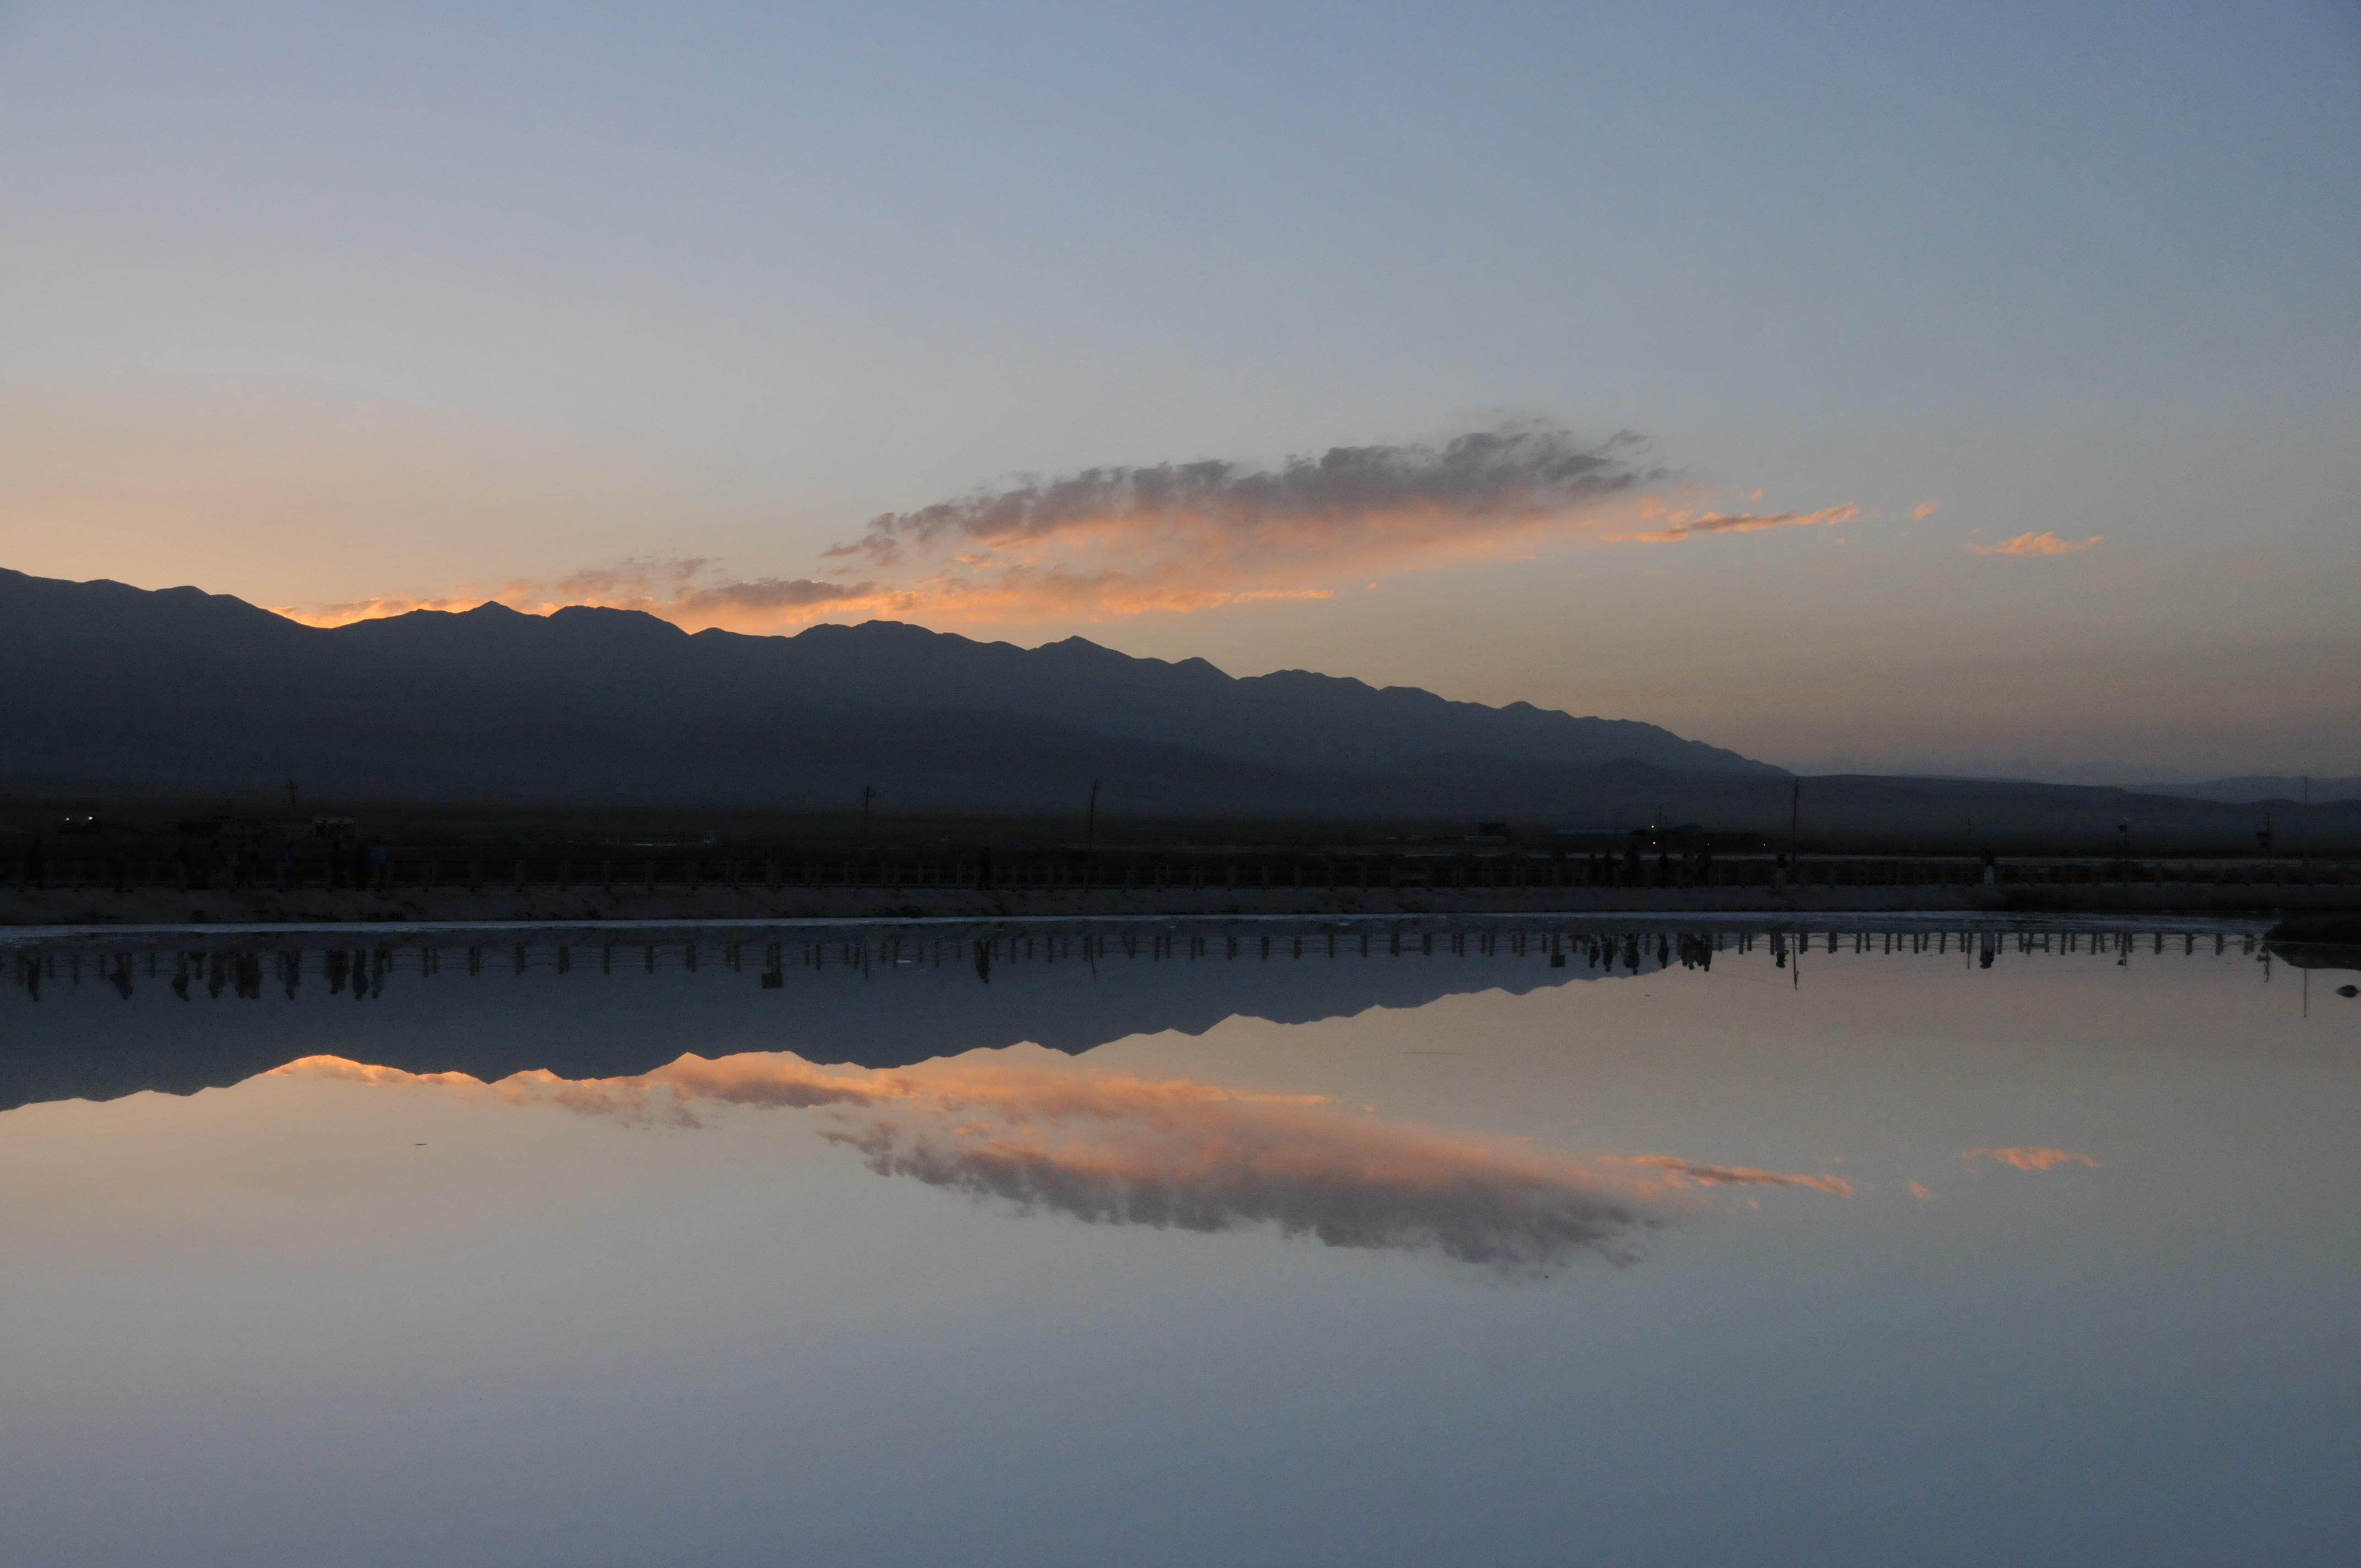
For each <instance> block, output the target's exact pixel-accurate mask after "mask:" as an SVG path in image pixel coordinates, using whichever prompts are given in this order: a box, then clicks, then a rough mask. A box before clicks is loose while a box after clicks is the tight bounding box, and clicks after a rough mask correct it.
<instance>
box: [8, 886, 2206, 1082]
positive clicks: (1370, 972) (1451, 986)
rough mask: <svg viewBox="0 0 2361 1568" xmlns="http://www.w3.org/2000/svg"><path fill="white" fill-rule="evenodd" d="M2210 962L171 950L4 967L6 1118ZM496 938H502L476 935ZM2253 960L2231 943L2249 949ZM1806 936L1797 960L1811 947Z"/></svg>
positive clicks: (2159, 947)
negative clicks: (1803, 984) (339, 1071)
mask: <svg viewBox="0 0 2361 1568" xmlns="http://www.w3.org/2000/svg"><path fill="white" fill-rule="evenodd" d="M2168 935H2169V937H2170V940H2171V946H2172V948H2173V950H2175V951H2179V952H2191V953H2193V952H2194V951H2196V950H2197V947H2198V944H2199V942H2200V941H2201V940H2202V941H2203V942H2204V943H2205V944H2206V946H2207V948H2208V949H2209V950H2211V951H2215V952H2219V951H2221V950H2222V947H2223V943H2224V941H2225V940H2226V939H2227V938H2225V937H2224V934H2223V933H2221V932H2219V931H2216V930H2213V929H2212V928H2208V929H2207V930H2205V931H2203V932H2202V933H2199V932H2172V933H2166V932H2163V931H2159V930H2155V929H2152V928H2147V927H2141V928H2139V929H2137V930H2136V931H2110V932H2097V931H2089V930H2074V931H2060V932H2055V933H2053V932H2048V931H2034V930H2030V929H2025V928H2005V929H2003V928H1995V927H1984V928H1982V929H1974V930H1960V929H1957V928H1941V929H1938V928H1935V927H1925V928H1919V929H1900V928H1895V927H1892V926H1887V927H1879V928H1873V929H1872V928H1859V927H1857V928H1854V929H1850V930H1835V929H1823V930H1820V931H1816V932H1814V933H1811V934H1808V935H1807V934H1803V933H1793V932H1785V931H1778V930H1766V929H1763V928H1760V927H1757V928H1754V929H1751V930H1720V931H1675V930H1671V929H1667V928H1664V927H1641V928H1628V927H1627V928H1616V927H1614V926H1612V925H1611V924H1610V923H1601V922H1597V921H1578V920H1558V921H1554V922H1534V921H1527V922H1521V923H1520V922H1513V921H1501V922H1494V923H1477V922H1466V921H1461V922H1456V923H1450V924H1443V923H1429V924H1426V925H1424V926H1421V925H1418V924H1416V923H1407V922H1385V923H1379V922H1367V923H1357V924H1354V925H1349V926H1338V925H1337V924H1335V923H1333V922H1330V923H1318V922H1303V923H1284V922H1239V923H1198V924H1178V923H1173V922H1159V923H1156V924H1153V925H1143V926H1140V927H1136V928H1121V927H1107V926H1092V927H1062V928H1061V927H1055V926H1048V925H1044V926H1039V927H1018V928H1015V929H1013V930H1012V929H1010V928H1007V927H1000V928H987V927H962V928H933V929H921V930H910V929H905V930H903V931H901V932H898V933H896V934H891V935H879V934H878V933H877V932H876V931H875V930H874V929H873V928H872V929H865V930H848V929H844V928H837V929H832V930H831V929H820V928H797V929H795V930H771V931H753V932H749V931H746V930H744V929H733V930H729V931H715V930H708V931H703V932H692V933H684V932H682V931H681V930H679V929H677V928H675V929H668V930H664V931H662V932H655V931H638V932H635V931H630V930H624V929H616V930H612V931H606V930H601V931H590V932H586V931H584V930H582V929H580V928H572V929H568V930H566V931H562V932H553V931H542V932H500V933H497V934H496V933H493V932H489V931H486V930H483V929H480V928H478V929H474V930H467V931H454V930H448V929H445V930H434V929H423V930H410V931H402V932H398V933H397V932H383V933H365V932H360V931H356V932H354V933H352V934H351V935H350V936H349V937H345V936H341V935H340V936H338V937H335V938H327V937H324V936H323V935H322V934H320V933H318V932H316V931H313V932H306V933H291V934H289V935H287V936H284V937H280V936H275V935H274V936H267V937H266V936H259V935H255V934H251V933H241V934H233V933H223V934H221V935H219V936H210V935H201V934H199V933H195V932H190V933H184V934H178V935H176V936H174V937H173V938H171V939H170V942H169V943H168V944H166V945H148V946H143V945H140V944H139V942H138V941H137V940H136V939H133V938H128V937H126V938H105V939H95V940H86V941H79V942H66V941H50V942H46V943H41V944H38V945H31V946H20V947H17V948H15V949H14V950H13V951H11V952H9V953H8V955H7V956H6V957H5V958H0V970H4V971H5V976H6V978H7V980H8V981H9V982H10V983H8V984H7V986H6V987H5V992H0V1109H6V1108H11V1107H14V1106H17V1105H23V1104H27V1103H33V1102H44V1101H54V1100H70V1099H82V1100H111V1099H115V1098H118V1097H120V1096H122V1095H126V1094H132V1093H137V1092H139V1091H145V1090H154V1091H163V1092H166V1093H173V1094H187V1093H192V1092H194V1091H197V1090H200V1089H205V1088H217V1087H225V1086H227V1085H229V1084H233V1083H236V1082H239V1081H242V1080H245V1079H247V1078H251V1077H253V1076H255V1075H256V1074H258V1073H261V1072H266V1071H268V1070H269V1069H272V1068H275V1067H278V1066H280V1064H281V1063H284V1062H288V1061H291V1060H294V1059H296V1058H302V1057H311V1056H323V1055H327V1056H335V1057H340V1058H349V1059H352V1060H357V1061H368V1062H373V1063H379V1064H381V1065H383V1066H386V1067H388V1068H391V1069H399V1070H401V1071H404V1072H410V1073H417V1074H432V1073H443V1072H459V1073H465V1074H467V1075H468V1076H470V1077H472V1078H475V1079H478V1080H485V1081H493V1080H501V1079H506V1078H510V1077H512V1076H513V1075H515V1074H518V1073H522V1072H530V1071H545V1072H549V1073H553V1074H555V1075H556V1076H557V1077H560V1078H564V1079H570V1080H591V1079H620V1078H627V1077H630V1076H632V1075H635V1074H643V1073H647V1072H650V1071H652V1070H653V1069H656V1068H658V1067H661V1066H662V1065H664V1063H667V1062H669V1061H671V1060H673V1059H674V1058H676V1057H678V1056H679V1055H680V1052H681V1049H682V1047H683V1046H684V1045H687V1046H690V1047H693V1048H695V1049H696V1050H697V1053H698V1054H700V1055H704V1056H712V1057H719V1056H730V1055H736V1054H740V1053H745V1052H769V1051H793V1052H795V1053H796V1055H798V1056H800V1057H802V1058H805V1059H807V1060H809V1061H818V1062H829V1063H843V1064H848V1065H852V1066H859V1067H863V1068H870V1069H888V1068H897V1067H906V1066H909V1065H911V1064H915V1063H918V1062H922V1061H926V1060H928V1059H930V1058H939V1057H950V1056H958V1055H961V1054H963V1053H966V1052H970V1051H974V1050H978V1049H992V1048H998V1047H1006V1046H1010V1045H1015V1044H1017V1043H1019V1042H1031V1043H1034V1044H1038V1045H1040V1046H1044V1047H1049V1049H1051V1050H1055V1051H1060V1052H1065V1053H1069V1054H1076V1053H1080V1052H1083V1051H1087V1050H1090V1049H1093V1047H1098V1046H1101V1045H1104V1044H1106V1043H1107V1042H1109V1041H1112V1040H1117V1039H1122V1038H1124V1037H1126V1036H1132V1035H1141V1034H1155V1033H1161V1032H1167V1031H1170V1032H1178V1033H1180V1034H1186V1035H1202V1034H1203V1033H1204V1032H1205V1031H1206V1030H1208V1029H1211V1028H1213V1026H1214V1025H1218V1024H1220V1023H1221V1022H1222V1021H1223V1020H1224V1019H1227V1018H1231V1017H1241V1016H1242V1017H1248V1018H1257V1019H1266V1020H1268V1021H1271V1022H1274V1023H1281V1024H1306V1023H1312V1022H1315V1021H1317V1020H1321V1019H1325V1018H1337V1017H1349V1016H1352V1015H1353V1014H1358V1013H1362V1012H1365V1011H1367V1009H1369V1008H1372V1007H1384V1008H1389V1009H1402V1010H1407V1009H1411V1008H1417V1007H1422V1006H1424V1005H1426V1004H1428V1003H1432V1002H1434V1001H1436V1000H1438V999H1440V998H1443V997H1445V996H1451V995H1456V994H1462V993H1466V992H1481V991H1493V990H1498V991H1504V992H1510V993H1511V994H1523V993H1525V992H1532V991H1535V990H1539V989H1541V988H1543V987H1546V986H1552V985H1560V984H1566V983H1570V982H1573V981H1584V980H1600V979H1605V978H1608V977H1609V976H1624V977H1629V976H1632V975H1641V974H1647V973H1651V972H1653V971H1656V970H1662V969H1664V968H1666V967H1668V966H1672V965H1682V966H1686V967H1688V968H1692V969H1697V970H1710V969H1711V968H1712V966H1713V965H1714V963H1715V961H1716V959H1717V958H1719V959H1721V960H1722V961H1724V962H1725V963H1727V962H1730V961H1741V962H1751V963H1761V964H1764V965H1767V966H1772V967H1775V968H1778V969H1781V970H1789V971H1790V978H1791V979H1792V978H1793V970H1792V969H1791V965H1790V960H1791V959H1795V960H1796V963H1797V964H1798V965H1800V963H1801V961H1802V958H1801V956H1802V955H1803V954H1804V953H1806V952H1809V951H1813V950H1823V951H1835V950H1838V949H1839V948H1846V949H1849V950H1851V951H1855V952H1860V951H1872V950H1880V948H1882V949H1883V950H1884V951H1888V952H1892V951H1897V950H1899V951H1914V952H1915V951H1921V950H1923V951H1926V952H1929V953H1933V952H1938V951H1940V952H1943V953H1956V954H1958V955H1960V959H1961V960H1962V961H1969V962H1974V963H1978V964H1981V965H1982V966H1984V967H1987V968H1988V967H1990V966H1991V965H1992V964H1993V963H1994V961H1995V960H1996V959H1997V958H1998V957H2000V956H2001V955H2003V954H2004V953H2007V952H2010V951H2014V950H2023V951H2026V952H2032V951H2045V952H2046V951H2048V950H2050V948H2051V945H2052V943H2053V941H2054V942H2055V944H2056V945H2057V948H2059V950H2069V949H2070V950H2074V951H2087V952H2091V953H2094V954H2095V953H2098V952H2100V951H2101V950H2102V947H2104V950H2105V952H2106V953H2107V954H2109V955H2110V956H2117V955H2126V954H2128V953H2129V952H2130V951H2131V950H2132V949H2133V948H2135V947H2138V948H2148V947H2150V946H2152V947H2153V949H2154V951H2155V952H2157V953H2159V954H2160V953H2162V952H2163V951H2165V948H2166V942H2167V938H2168ZM496 938H498V939H496ZM2241 940H2242V942H2244V944H2245V945H2246V948H2248V949H2249V950H2250V949H2251V945H2252V944H2251V939H2250V938H2241ZM1815 943H1817V948H1815Z"/></svg>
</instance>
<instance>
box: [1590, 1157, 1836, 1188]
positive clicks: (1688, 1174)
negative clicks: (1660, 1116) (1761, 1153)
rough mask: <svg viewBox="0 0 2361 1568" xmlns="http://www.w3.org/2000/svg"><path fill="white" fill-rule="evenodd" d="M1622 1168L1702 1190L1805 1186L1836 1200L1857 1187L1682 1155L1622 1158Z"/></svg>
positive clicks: (1826, 1178)
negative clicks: (1645, 1170) (1659, 1173)
mask: <svg viewBox="0 0 2361 1568" xmlns="http://www.w3.org/2000/svg"><path fill="white" fill-rule="evenodd" d="M1615 1163H1616V1164H1618V1165H1638V1166H1650V1167H1653V1168H1657V1169H1660V1170H1664V1171H1666V1172H1669V1173H1670V1175H1671V1179H1672V1180H1673V1181H1674V1182H1675V1184H1676V1185H1677V1184H1680V1183H1685V1182H1695V1183H1697V1185H1698V1186H1700V1187H1803V1188H1808V1189H1809V1190H1812V1191H1814V1192H1826V1193H1828V1195H1829V1196H1830V1197H1834V1198H1850V1197H1851V1196H1852V1195H1853V1185H1852V1183H1851V1182H1850V1181H1846V1180H1844V1179H1841V1178H1839V1177H1834V1176H1794V1175H1789V1174H1786V1173H1784V1172H1782V1171H1776V1170H1756V1169H1755V1168H1752V1166H1744V1165H1699V1164H1698V1163H1697V1162H1696V1161H1695V1160H1687V1159H1683V1158H1681V1157H1679V1156H1678V1155H1661V1154H1654V1155H1631V1156H1626V1157H1621V1158H1619V1159H1617V1160H1616V1161H1615Z"/></svg>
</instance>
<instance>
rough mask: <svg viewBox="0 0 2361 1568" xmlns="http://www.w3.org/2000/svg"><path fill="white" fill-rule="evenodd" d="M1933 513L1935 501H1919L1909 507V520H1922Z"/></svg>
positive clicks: (1925, 519)
mask: <svg viewBox="0 0 2361 1568" xmlns="http://www.w3.org/2000/svg"><path fill="white" fill-rule="evenodd" d="M1934 515H1935V503H1934V502H1933V501H1920V502H1919V503H1918V504H1917V505H1916V506H1915V507H1912V508H1911V509H1910V521H1913V522H1924V521H1927V519H1928V518H1930V517H1932V516H1934Z"/></svg>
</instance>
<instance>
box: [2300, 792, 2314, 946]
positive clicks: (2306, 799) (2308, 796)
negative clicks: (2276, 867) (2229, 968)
mask: <svg viewBox="0 0 2361 1568" xmlns="http://www.w3.org/2000/svg"><path fill="white" fill-rule="evenodd" d="M2299 842H2301V844H2302V846H2303V872H2304V875H2306V876H2310V875H2311V874H2312V775H2311V774H2310V773H2306V774H2304V775H2303V832H2302V834H2301V836H2300V839H2299ZM2305 978H2306V979H2307V980H2309V979H2310V978H2311V977H2310V976H2309V975H2307V976H2306V977H2305Z"/></svg>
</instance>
